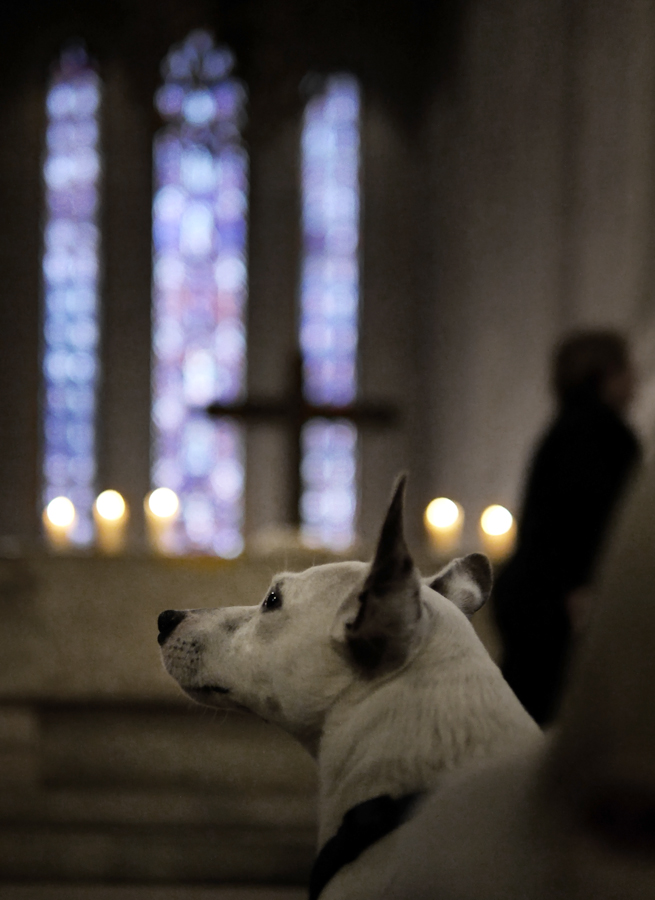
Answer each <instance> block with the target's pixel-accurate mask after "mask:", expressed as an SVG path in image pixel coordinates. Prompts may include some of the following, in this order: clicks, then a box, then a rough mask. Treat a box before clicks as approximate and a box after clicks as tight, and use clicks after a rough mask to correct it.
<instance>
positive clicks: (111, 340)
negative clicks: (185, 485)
mask: <svg viewBox="0 0 655 900" xmlns="http://www.w3.org/2000/svg"><path fill="white" fill-rule="evenodd" d="M105 78H106V80H105V85H104V102H103V132H102V141H103V150H104V182H103V220H102V224H103V237H102V253H103V260H104V265H103V293H102V296H103V323H102V383H101V392H100V404H99V410H100V412H99V417H98V420H99V421H98V448H99V449H98V452H99V467H98V468H99V471H98V488H99V489H100V490H103V489H105V488H114V489H115V490H118V491H120V492H121V493H122V494H123V495H124V496H125V498H126V500H127V502H128V504H129V507H130V512H131V516H130V530H131V544H132V546H138V547H140V546H142V545H143V542H144V526H143V499H144V497H145V495H146V493H147V492H148V490H149V487H150V471H149V469H150V355H151V349H150V348H151V329H150V308H151V259H152V253H151V240H152V238H151V198H152V137H153V133H152V123H153V121H154V118H153V115H152V111H151V108H146V107H145V106H144V103H143V102H142V99H141V97H140V96H137V95H136V94H135V92H134V90H133V86H132V85H131V84H130V82H129V80H128V78H127V75H126V71H125V67H124V64H122V63H112V64H111V65H109V66H108V67H107V70H106V75H105Z"/></svg>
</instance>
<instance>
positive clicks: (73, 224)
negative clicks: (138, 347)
mask: <svg viewBox="0 0 655 900" xmlns="http://www.w3.org/2000/svg"><path fill="white" fill-rule="evenodd" d="M100 94H101V85H100V81H99V78H98V76H97V74H96V73H95V71H94V70H93V68H92V67H91V66H90V65H89V62H88V59H87V57H86V54H85V53H84V51H83V50H82V49H81V48H75V49H70V50H68V51H66V52H64V53H63V54H62V56H61V59H60V61H59V64H58V66H57V67H56V70H55V71H54V73H53V75H52V78H51V81H50V84H49V88H48V92H47V99H46V105H47V108H46V117H47V126H46V127H47V130H46V150H45V159H44V166H43V178H44V182H45V222H44V252H43V264H42V265H43V289H44V346H43V377H44V398H43V502H44V505H45V504H47V503H49V502H50V500H52V499H53V498H54V497H56V496H59V495H63V496H66V497H68V498H69V499H70V500H71V501H72V502H73V504H74V505H75V508H76V511H77V517H76V520H75V524H74V526H73V529H72V531H71V534H70V539H71V541H72V542H73V543H74V544H76V545H78V546H84V545H88V544H90V543H91V542H92V541H93V536H94V529H93V517H92V507H93V501H94V494H95V491H94V483H95V466H96V460H95V412H96V390H97V385H98V357H97V347H98V269H99V263H98V254H99V235H98V227H97V213H98V191H99V181H100V174H101V165H100V154H99V149H98V147H99V145H98V109H99V105H100Z"/></svg>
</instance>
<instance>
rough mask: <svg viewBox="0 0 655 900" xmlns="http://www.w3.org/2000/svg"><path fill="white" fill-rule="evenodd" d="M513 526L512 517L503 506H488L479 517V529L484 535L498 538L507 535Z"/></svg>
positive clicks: (495, 504)
mask: <svg viewBox="0 0 655 900" xmlns="http://www.w3.org/2000/svg"><path fill="white" fill-rule="evenodd" d="M513 524H514V516H513V515H512V514H511V512H510V511H509V510H508V509H505V507H504V506H499V505H498V504H497V503H494V504H493V505H492V506H488V507H487V508H486V509H485V511H484V512H483V513H482V515H481V516H480V527H481V528H482V530H483V531H484V533H485V534H488V535H491V536H494V537H495V536H499V535H501V534H507V532H508V531H510V529H511V528H512V525H513Z"/></svg>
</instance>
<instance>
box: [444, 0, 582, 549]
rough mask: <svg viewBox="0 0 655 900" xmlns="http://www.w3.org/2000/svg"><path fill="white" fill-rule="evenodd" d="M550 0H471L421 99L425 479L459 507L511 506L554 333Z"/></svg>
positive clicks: (556, 147)
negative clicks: (427, 374) (429, 242)
mask: <svg viewBox="0 0 655 900" xmlns="http://www.w3.org/2000/svg"><path fill="white" fill-rule="evenodd" d="M565 43H566V26H565V21H564V15H563V8H562V5H561V4H560V2H559V0H531V2H526V3H520V4H516V3H513V2H511V0H499V2H494V3H491V4H488V3H478V4H474V6H473V7H472V10H471V16H470V19H469V28H468V32H467V36H466V41H465V45H464V47H463V51H462V58H461V61H460V65H459V68H458V75H457V78H456V80H455V82H454V84H453V85H451V86H450V87H449V90H448V91H446V92H444V93H442V94H441V95H440V96H439V97H437V98H436V102H435V106H434V110H433V117H432V121H433V133H432V141H433V148H434V149H433V154H432V160H433V161H432V175H431V182H430V186H429V190H430V191H431V192H432V199H431V203H432V207H433V208H434V210H435V216H436V227H435V231H434V234H433V242H434V247H435V253H436V256H437V261H438V269H437V273H436V277H435V279H434V287H433V319H432V321H433V329H434V330H433V354H432V362H431V366H432V384H433V386H434V389H433V390H432V391H431V392H430V394H429V395H428V397H427V398H426V402H427V403H429V404H430V410H431V412H430V415H431V428H430V431H429V434H428V435H427V437H426V443H427V445H428V446H429V447H431V448H432V460H431V464H432V490H433V493H434V494H435V495H438V494H445V495H446V496H449V497H452V498H453V499H454V500H457V501H458V502H459V503H461V504H462V505H463V507H464V510H465V513H466V517H467V518H466V522H467V526H466V532H465V543H466V546H467V547H471V548H472V547H475V546H476V545H477V544H478V538H477V522H478V519H479V515H480V513H481V512H482V509H483V508H484V507H485V506H486V505H488V504H490V503H501V504H503V505H505V506H508V507H509V508H510V509H511V510H516V508H517V506H518V501H519V497H520V492H521V487H522V483H523V478H524V474H525V466H526V464H527V461H528V458H529V454H530V453H531V450H532V446H533V442H534V440H535V437H536V435H537V434H538V432H539V430H540V429H541V428H542V427H543V426H544V424H545V421H546V419H547V416H548V414H549V410H550V401H549V397H548V386H547V365H548V359H549V354H550V349H551V346H552V343H553V341H554V340H555V338H556V337H557V336H558V334H559V331H560V322H559V316H560V260H561V240H562V217H563V213H562V158H563V122H562V91H563V80H564V47H565Z"/></svg>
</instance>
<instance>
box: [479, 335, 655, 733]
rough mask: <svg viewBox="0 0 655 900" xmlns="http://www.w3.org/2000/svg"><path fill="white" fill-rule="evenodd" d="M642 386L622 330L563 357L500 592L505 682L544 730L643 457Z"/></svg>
mask: <svg viewBox="0 0 655 900" xmlns="http://www.w3.org/2000/svg"><path fill="white" fill-rule="evenodd" d="M634 383H635V379H634V372H633V367H632V363H631V360H630V353H629V350H628V346H627V344H626V341H625V340H624V339H623V338H622V337H621V336H620V335H618V334H616V333H614V332H610V331H588V332H581V333H578V334H575V335H573V336H571V337H569V338H568V339H566V340H565V341H564V342H563V343H562V344H561V345H560V346H559V347H558V349H557V350H556V353H555V356H554V365H553V389H554V392H555V395H556V397H557V401H558V412H557V416H556V418H555V421H554V422H553V424H552V425H551V426H550V428H549V429H548V431H547V432H546V434H545V436H544V437H543V438H542V440H541V442H540V443H539V445H538V447H537V451H536V453H535V456H534V458H533V461H532V465H531V468H530V472H529V475H528V480H527V485H526V490H525V496H524V501H523V510H522V514H521V516H520V519H519V532H518V540H517V547H516V551H515V554H514V556H513V557H512V558H511V559H510V561H509V562H508V563H507V565H506V566H505V568H504V569H503V571H502V572H501V573H500V575H499V577H498V580H497V582H496V586H495V589H494V599H495V603H494V609H495V613H496V621H497V624H498V627H499V630H500V632H501V637H502V640H503V651H504V655H503V660H502V666H501V668H502V671H503V674H504V675H505V678H506V679H507V681H508V683H509V684H510V686H511V687H512V688H513V690H514V691H515V693H516V694H517V696H518V698H519V700H520V701H521V702H522V703H523V705H524V706H525V708H526V709H527V710H528V712H529V713H530V714H531V715H532V716H533V717H534V718H535V719H536V721H537V722H539V724H541V725H545V724H547V723H548V722H549V721H550V720H551V719H552V717H553V715H554V713H555V712H556V711H557V704H558V701H559V695H560V689H561V686H562V680H563V677H564V675H565V672H566V667H567V662H568V656H569V651H570V644H571V637H572V634H573V631H574V630H576V629H577V627H578V625H579V623H580V622H581V621H582V620H584V618H585V615H586V611H587V609H586V608H587V606H588V604H589V602H590V594H589V587H588V586H589V583H590V581H591V576H592V571H593V567H594V563H595V562H596V558H597V554H598V552H599V550H600V548H601V544H602V540H603V537H604V536H605V531H606V527H607V525H608V521H609V518H610V515H611V513H612V511H613V510H614V507H615V505H616V502H617V500H618V498H619V496H620V494H621V493H622V491H623V489H624V487H625V485H626V482H627V479H628V476H629V474H630V472H631V470H632V469H633V468H634V467H635V464H636V463H637V461H638V459H639V457H640V448H639V443H638V441H637V438H636V437H635V435H634V433H633V432H632V430H631V429H630V427H629V426H628V425H627V423H626V422H625V421H624V418H623V416H624V414H625V412H626V411H627V408H628V406H629V404H630V401H631V399H632V396H633V393H634Z"/></svg>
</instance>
